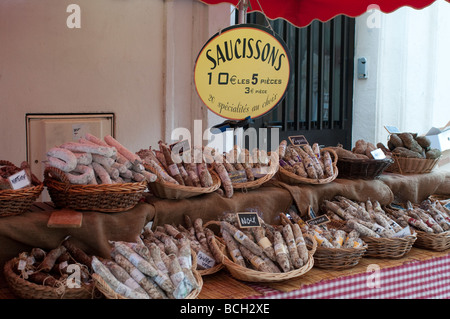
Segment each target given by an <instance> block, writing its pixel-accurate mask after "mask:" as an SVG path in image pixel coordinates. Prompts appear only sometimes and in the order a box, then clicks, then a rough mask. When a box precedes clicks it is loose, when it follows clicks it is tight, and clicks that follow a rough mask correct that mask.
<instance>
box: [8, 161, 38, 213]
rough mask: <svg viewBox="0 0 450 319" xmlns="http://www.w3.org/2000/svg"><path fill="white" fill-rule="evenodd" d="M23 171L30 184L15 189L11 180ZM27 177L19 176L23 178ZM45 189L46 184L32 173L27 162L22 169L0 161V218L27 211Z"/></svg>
mask: <svg viewBox="0 0 450 319" xmlns="http://www.w3.org/2000/svg"><path fill="white" fill-rule="evenodd" d="M21 171H24V172H25V176H26V177H27V179H28V183H27V184H26V185H24V186H23V187H20V188H17V189H15V188H13V187H12V185H11V182H10V181H9V179H10V178H11V177H14V176H15V175H16V174H20V172H21ZM25 176H18V178H19V179H20V178H22V177H25ZM43 189H44V184H43V183H42V182H41V181H40V180H39V179H38V178H37V177H36V176H35V175H34V174H32V173H31V170H30V166H29V164H28V163H27V162H25V161H24V162H22V163H21V164H20V167H17V166H16V165H14V164H13V163H11V162H9V161H6V160H0V217H6V216H13V215H19V214H22V213H23V212H25V211H27V210H28V209H29V208H30V207H31V205H32V204H33V203H34V202H35V201H36V200H37V198H38V197H39V196H40V195H41V193H42V190H43Z"/></svg>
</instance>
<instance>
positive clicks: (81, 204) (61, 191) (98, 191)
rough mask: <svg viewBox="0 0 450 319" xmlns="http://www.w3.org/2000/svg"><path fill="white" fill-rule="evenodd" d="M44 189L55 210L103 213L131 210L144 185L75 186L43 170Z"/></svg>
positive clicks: (50, 169)
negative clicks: (65, 209) (45, 188)
mask: <svg viewBox="0 0 450 319" xmlns="http://www.w3.org/2000/svg"><path fill="white" fill-rule="evenodd" d="M44 185H45V186H46V187H47V189H48V192H49V194H50V197H51V199H52V202H53V203H54V204H55V206H56V207H57V208H63V207H67V208H72V209H75V210H82V211H88V210H89V211H98V212H105V213H114V212H122V211H126V210H129V209H132V208H133V207H134V206H136V204H137V203H138V202H139V201H140V200H141V198H142V197H143V193H144V192H145V191H146V189H147V182H146V181H142V182H135V183H121V184H99V185H75V184H71V183H70V182H69V181H68V179H67V177H66V176H65V175H64V172H63V171H61V170H60V169H58V168H55V167H47V168H46V169H45V170H44Z"/></svg>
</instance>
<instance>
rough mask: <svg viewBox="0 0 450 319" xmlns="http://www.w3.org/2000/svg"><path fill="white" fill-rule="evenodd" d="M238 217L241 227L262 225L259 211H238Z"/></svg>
mask: <svg viewBox="0 0 450 319" xmlns="http://www.w3.org/2000/svg"><path fill="white" fill-rule="evenodd" d="M237 217H238V222H239V227H241V228H248V227H261V224H260V223H259V218H258V214H257V213H252V212H248V213H237Z"/></svg>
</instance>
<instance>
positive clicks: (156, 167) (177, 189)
mask: <svg viewBox="0 0 450 319" xmlns="http://www.w3.org/2000/svg"><path fill="white" fill-rule="evenodd" d="M158 147H159V149H152V148H151V147H149V148H148V149H141V150H139V151H138V152H137V153H136V154H137V155H139V156H140V157H141V158H142V159H143V163H144V167H145V169H146V170H147V171H149V172H152V173H153V174H155V175H156V176H157V179H156V181H155V182H154V183H151V184H149V189H150V190H151V191H152V193H153V194H154V195H155V196H157V197H159V198H166V199H184V198H190V197H194V196H199V195H203V194H209V193H212V192H215V191H216V190H218V189H219V187H220V185H221V181H220V179H219V176H218V175H217V174H216V172H214V171H213V170H212V169H211V168H210V167H209V166H208V163H207V161H206V159H205V157H204V156H203V152H202V151H201V150H199V151H198V152H196V151H190V150H187V151H185V152H182V153H181V152H178V151H176V149H172V147H171V145H168V144H166V143H164V142H163V141H159V142H158Z"/></svg>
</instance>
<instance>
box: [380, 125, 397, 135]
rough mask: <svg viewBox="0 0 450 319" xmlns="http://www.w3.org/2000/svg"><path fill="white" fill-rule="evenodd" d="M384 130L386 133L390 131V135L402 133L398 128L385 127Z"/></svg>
mask: <svg viewBox="0 0 450 319" xmlns="http://www.w3.org/2000/svg"><path fill="white" fill-rule="evenodd" d="M384 128H385V129H386V131H388V133H390V134H393V133H400V130H399V129H398V128H397V127H396V126H391V125H385V126H384Z"/></svg>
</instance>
